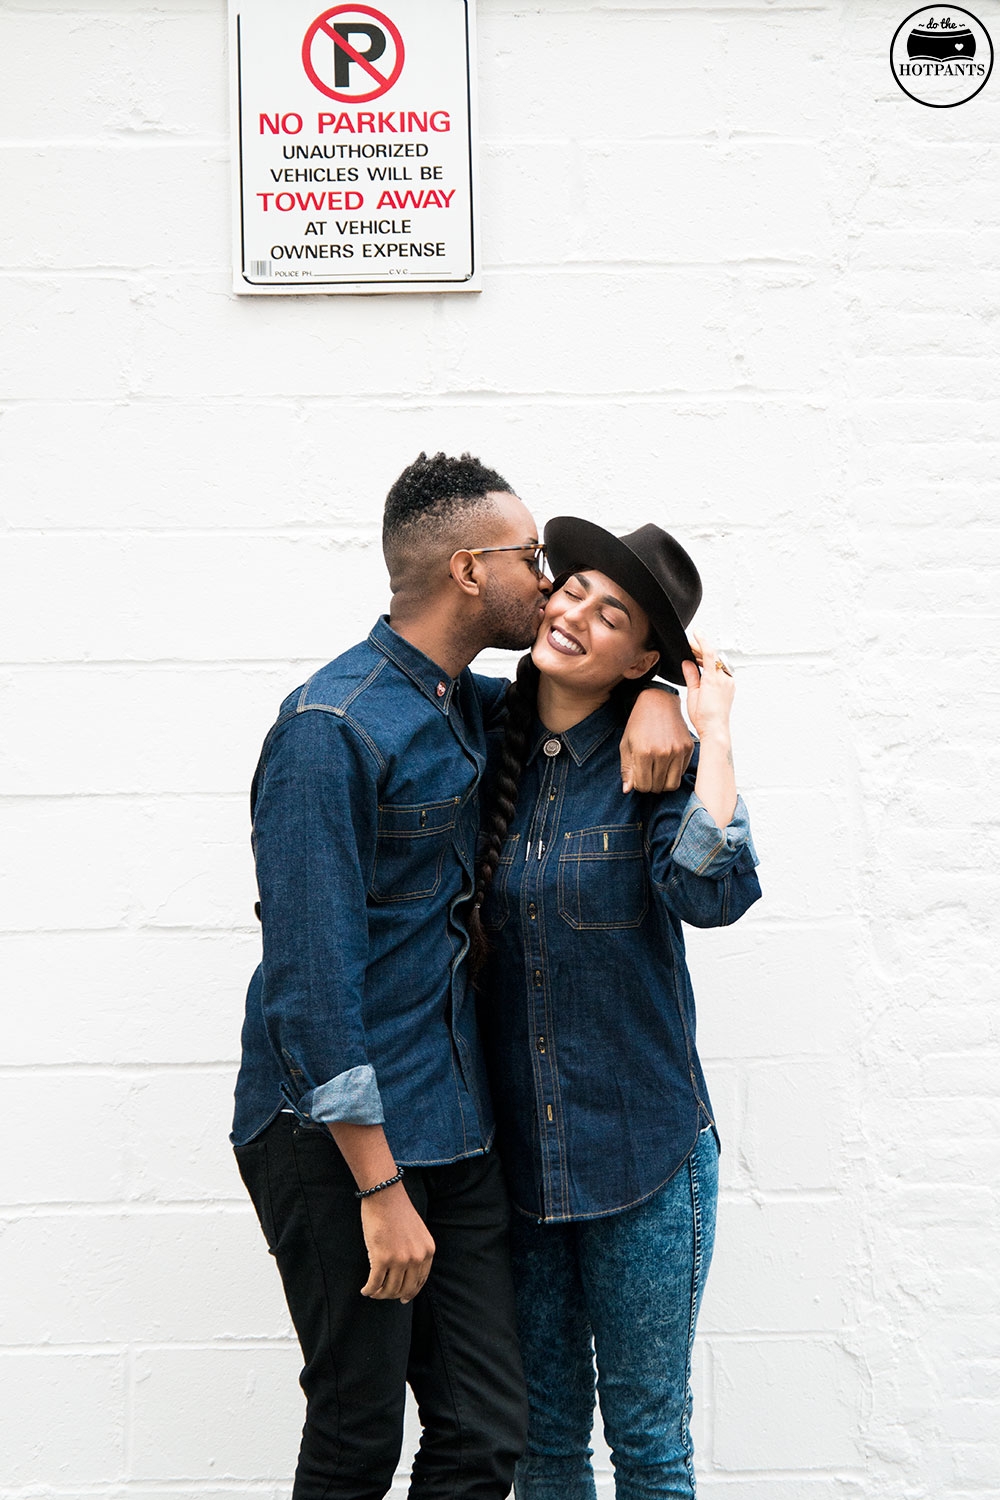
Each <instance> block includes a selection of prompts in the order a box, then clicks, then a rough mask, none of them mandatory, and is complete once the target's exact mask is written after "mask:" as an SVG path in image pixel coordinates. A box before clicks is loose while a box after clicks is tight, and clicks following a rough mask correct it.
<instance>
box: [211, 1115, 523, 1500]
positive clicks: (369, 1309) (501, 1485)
mask: <svg viewBox="0 0 1000 1500" xmlns="http://www.w3.org/2000/svg"><path fill="white" fill-rule="evenodd" d="M236 1159H237V1162H238V1164H239V1169H240V1175H241V1176H242V1178H243V1181H244V1183H245V1184H246V1187H247V1190H248V1192H249V1194H250V1197H251V1198H252V1199H253V1203H254V1207H255V1208H256V1210H257V1216H258V1218H259V1219H260V1222H261V1228H262V1229H263V1231H264V1236H265V1238H266V1240H267V1243H268V1248H269V1249H270V1251H271V1253H272V1255H273V1256H274V1257H275V1260H276V1261H277V1263H278V1269H279V1271H280V1272H281V1279H282V1282H283V1283H284V1288H285V1297H286V1299H287V1301H288V1308H289V1311H290V1313H291V1315H292V1322H293V1323H294V1324H295V1331H296V1333H297V1334H298V1338H299V1343H300V1345H301V1347H302V1356H303V1359H304V1361H305V1365H304V1368H303V1370H302V1374H301V1376H300V1380H301V1384H302V1389H303V1391H304V1392H305V1396H306V1421H305V1426H304V1428H303V1430H302V1445H301V1448H300V1449H299V1461H298V1467H297V1469H296V1473H295V1487H294V1489H293V1491H292V1500H381V1497H382V1496H383V1495H384V1494H385V1493H386V1491H387V1490H388V1489H389V1486H390V1485H391V1483H392V1478H393V1474H394V1473H395V1469H396V1465H397V1463H398V1461H399V1454H400V1449H401V1446H402V1433H403V1408H404V1402H405V1395H406V1385H407V1384H409V1386H410V1387H411V1389H412V1390H413V1393H414V1396H415V1397H416V1400H417V1407H418V1410H419V1414H420V1421H421V1426H422V1429H423V1432H422V1436H421V1440H420V1447H419V1450H418V1452H417V1454H416V1457H415V1459H414V1462H413V1473H412V1477H411V1482H410V1494H411V1496H414V1497H417V1496H419V1497H420V1500H446V1497H447V1500H459V1497H468V1500H502V1497H503V1496H505V1495H506V1494H507V1493H508V1491H509V1489H510V1485H511V1480H512V1477H513V1472H514V1463H515V1461H516V1460H517V1459H518V1458H519V1457H520V1455H521V1452H522V1450H523V1448H524V1442H525V1428H526V1422H527V1413H526V1400H525V1393H524V1377H523V1374H522V1371H521V1358H520V1354H519V1352H518V1347H517V1336H516V1332H515V1317H514V1294H513V1287H512V1284H511V1275H510V1265H509V1260H508V1245H507V1223H508V1207H507V1197H506V1192H505V1189H504V1186H503V1180H502V1176H501V1171H500V1164H499V1162H498V1161H497V1159H496V1157H495V1156H492V1155H488V1156H477V1157H470V1158H469V1159H467V1160H465V1161H459V1162H454V1163H452V1164H451V1165H449V1166H445V1167H412V1168H409V1169H408V1170H407V1173H406V1178H405V1184H406V1188H407V1191H408V1193H409V1195H410V1198H411V1199H412V1201H413V1203H414V1205H415V1207H416V1209H417V1211H418V1212H419V1214H420V1215H421V1217H422V1218H423V1220H424V1222H425V1223H426V1225H427V1227H428V1229H429V1230H430V1232H431V1234H432V1235H433V1237H434V1243H435V1246H436V1250H435V1255H434V1261H433V1264H432V1266H431V1273H430V1276H429V1277H428V1279H427V1282H426V1284H425V1286H424V1287H423V1289H422V1291H421V1292H420V1294H419V1295H418V1296H417V1297H416V1298H415V1299H414V1300H413V1302H411V1303H410V1304H409V1305H408V1306H406V1307H403V1306H401V1304H400V1303H399V1302H375V1301H372V1300H370V1299H369V1298H367V1297H362V1296H361V1294H360V1289H361V1287H362V1286H363V1285H364V1284H365V1282H366V1280H367V1279H368V1256H367V1252H366V1250H365V1244H364V1239H363V1237H362V1233H361V1209H360V1204H359V1202H358V1199H357V1198H355V1196H354V1187H355V1183H354V1178H353V1177H352V1176H351V1173H350V1171H349V1170H348V1168H347V1165H346V1163H345V1161H344V1159H343V1157H342V1156H341V1154H340V1152H339V1151H338V1150H337V1147H336V1145H335V1143H334V1141H333V1138H332V1136H331V1135H330V1133H329V1132H328V1131H326V1130H319V1129H310V1128H308V1127H304V1126H302V1125H300V1124H299V1123H298V1121H297V1120H296V1119H295V1117H294V1116H292V1115H289V1114H280V1115H279V1116H278V1117H277V1119H276V1120H274V1121H273V1122H272V1123H271V1124H270V1125H269V1126H268V1127H267V1129H266V1130H265V1131H264V1132H263V1133H262V1134H261V1135H260V1136H258V1137H257V1139H256V1140H254V1141H251V1142H250V1143H249V1145H246V1146H237V1147H236Z"/></svg>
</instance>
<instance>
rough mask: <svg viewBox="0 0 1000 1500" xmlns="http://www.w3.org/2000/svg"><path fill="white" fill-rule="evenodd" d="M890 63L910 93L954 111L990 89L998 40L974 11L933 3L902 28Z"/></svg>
mask: <svg viewBox="0 0 1000 1500" xmlns="http://www.w3.org/2000/svg"><path fill="white" fill-rule="evenodd" d="M889 62H890V66H891V67H892V76H893V78H894V79H895V80H896V82H897V83H898V84H899V87H900V88H901V89H902V90H903V93H904V94H907V95H908V96H909V97H910V98H911V99H915V100H916V102H917V103H918V104H926V105H927V106H928V107H929V108H930V109H954V107H955V106H956V104H966V103H968V101H969V100H970V99H974V98H975V96H976V95H977V94H978V93H979V91H980V89H982V88H984V87H985V85H986V81H987V79H988V78H989V76H990V73H991V72H992V71H993V42H992V40H991V38H990V34H989V32H988V31H987V30H986V27H985V26H984V25H983V23H982V21H980V20H979V18H978V17H977V16H974V15H973V14H972V12H971V11H968V10H960V9H959V8H958V7H957V6H955V5H951V6H948V5H945V6H943V7H942V6H933V5H932V6H928V7H926V8H925V9H923V10H915V11H914V12H913V14H912V15H910V16H907V18H906V20H905V21H904V22H903V23H902V24H901V25H900V26H898V27H897V29H896V34H895V36H894V37H893V39H892V46H891V47H890V49H889Z"/></svg>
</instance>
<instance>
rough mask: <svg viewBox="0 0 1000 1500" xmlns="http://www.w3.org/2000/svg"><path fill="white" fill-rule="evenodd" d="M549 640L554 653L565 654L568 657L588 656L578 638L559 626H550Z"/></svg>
mask: <svg viewBox="0 0 1000 1500" xmlns="http://www.w3.org/2000/svg"><path fill="white" fill-rule="evenodd" d="M548 640H549V645H550V646H551V647H552V648H553V650H554V651H560V652H563V653H564V654H565V655H566V656H586V654H587V653H586V651H585V650H584V648H583V646H581V644H580V642H579V641H578V640H577V639H576V637H575V636H572V635H570V634H569V632H568V631H566V630H563V629H562V628H561V627H560V626H558V625H550V626H549V635H548Z"/></svg>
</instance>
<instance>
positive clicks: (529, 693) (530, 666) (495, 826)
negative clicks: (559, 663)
mask: <svg viewBox="0 0 1000 1500" xmlns="http://www.w3.org/2000/svg"><path fill="white" fill-rule="evenodd" d="M538 676H539V673H538V668H537V667H536V666H535V663H534V662H533V661H532V659H531V656H530V655H528V656H522V657H521V660H520V661H519V662H518V664H517V672H516V673H515V676H514V681H513V682H512V683H511V684H510V686H509V687H508V689H507V696H506V698H505V700H504V701H505V706H506V709H507V723H506V725H505V727H504V736H503V744H502V745H501V747H500V768H499V770H498V772H497V778H496V784H495V786H494V788H493V796H492V799H491V802H490V806H489V808H488V809H487V811H486V815H485V817H484V819H483V845H482V848H481V850H480V854H479V858H478V859H477V860H476V884H475V889H474V891H473V895H472V905H471V907H470V908H469V917H468V924H467V925H468V929H469V962H470V964H471V967H472V975H473V977H475V976H476V975H477V974H478V973H479V971H480V969H481V968H482V966H483V964H484V963H485V962H486V957H487V955H488V953H489V946H490V945H489V942H488V940H487V937H486V932H485V930H484V928H483V922H482V911H481V908H482V904H483V902H484V900H485V899H486V893H487V891H488V890H489V888H490V886H491V884H492V883H493V877H494V875H495V874H496V871H497V865H498V864H499V863H500V851H501V850H502V848H503V842H504V839H505V838H506V837H507V829H508V828H509V827H510V823H511V819H512V818H513V816H514V813H515V811H516V809H517V794H518V791H519V790H520V786H521V777H522V775H523V773H524V767H525V763H526V762H527V759H528V749H529V745H530V734H531V726H532V724H533V722H534V718H535V710H536V708H537V705H538Z"/></svg>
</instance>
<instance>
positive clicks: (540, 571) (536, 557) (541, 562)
mask: <svg viewBox="0 0 1000 1500" xmlns="http://www.w3.org/2000/svg"><path fill="white" fill-rule="evenodd" d="M465 551H466V552H469V553H471V555H472V556H473V557H482V555H483V553H484V552H530V553H531V557H530V558H525V561H526V562H527V563H528V566H529V567H530V568H531V571H532V572H533V573H534V575H535V577H536V578H541V577H543V576H544V572H545V543H544V542H524V543H522V544H521V545H520V546H513V547H466V548H465Z"/></svg>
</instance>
